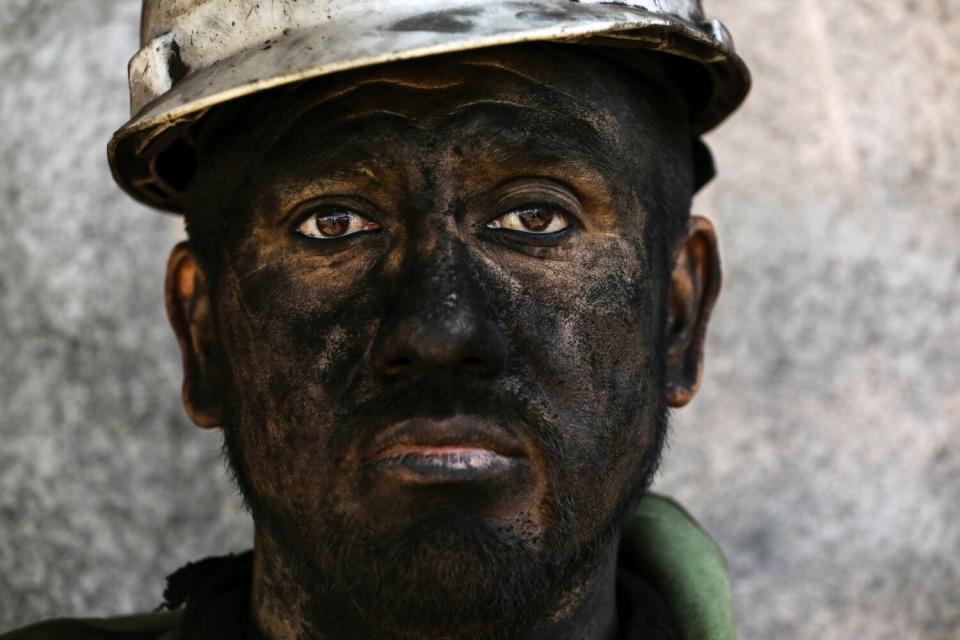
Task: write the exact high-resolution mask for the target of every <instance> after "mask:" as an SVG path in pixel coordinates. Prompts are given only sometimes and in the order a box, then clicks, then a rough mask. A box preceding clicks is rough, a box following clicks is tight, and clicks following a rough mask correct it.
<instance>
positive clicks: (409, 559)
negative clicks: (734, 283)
mask: <svg viewBox="0 0 960 640" xmlns="http://www.w3.org/2000/svg"><path fill="white" fill-rule="evenodd" d="M682 118H683V115H682V110H681V109H678V107H677V103H676V101H675V100H674V98H673V96H672V95H670V94H668V93H667V90H666V89H664V88H661V87H660V86H658V85H656V84H654V83H649V84H647V83H645V82H641V81H639V80H636V78H635V81H634V86H633V87H631V86H629V85H628V84H627V83H626V82H625V81H624V76H621V75H620V74H619V72H617V71H615V70H614V69H613V68H612V67H610V66H607V65H605V64H602V63H600V62H598V61H595V60H593V59H591V58H587V57H584V56H582V54H579V53H573V52H568V51H567V50H566V49H560V48H523V47H521V48H513V49H505V50H493V51H487V52H479V53H474V54H469V55H463V56H459V57H455V58H444V59H431V60H428V61H423V62H418V63H412V64H405V65H400V66H391V67H385V68H378V69H373V70H368V71H365V72H362V73H358V74H354V75H352V76H349V77H345V78H341V79H338V80H336V81H331V82H326V83H324V85H323V86H321V87H312V88H310V89H309V90H304V89H301V90H300V91H299V92H297V93H296V94H294V96H293V97H291V98H288V99H286V100H283V101H278V102H277V104H276V106H275V108H270V109H268V110H265V111H262V112H258V115H257V116H256V117H251V118H250V119H249V120H248V121H247V122H246V123H245V124H243V127H244V129H243V130H240V129H239V128H236V127H235V128H228V129H227V130H225V131H223V132H220V134H219V138H218V139H219V140H220V142H218V143H217V144H210V145H208V146H209V149H208V150H206V153H207V156H206V157H202V165H201V171H200V174H199V178H198V180H197V181H196V182H195V184H194V186H193V187H192V193H191V195H190V200H189V202H190V203H192V204H191V206H193V207H198V206H213V205H210V204H209V203H214V202H215V203H220V204H218V205H216V206H217V207H221V205H222V208H220V210H218V211H217V212H216V215H217V216H218V218H217V223H216V224H217V225H221V226H223V228H224V233H223V241H222V246H221V247H220V256H221V257H220V259H219V265H218V267H217V273H218V275H217V277H216V278H215V285H214V287H213V290H212V292H211V301H212V303H211V304H212V311H213V313H212V316H213V318H214V321H215V322H214V324H215V327H216V335H215V340H214V342H215V343H216V349H215V350H216V352H217V356H216V358H217V359H218V361H219V363H220V364H219V370H220V371H221V372H222V375H223V378H222V385H221V386H222V406H223V419H222V424H223V427H224V429H225V432H226V434H227V442H228V447H229V450H230V452H231V457H232V460H233V463H234V466H235V468H236V472H237V474H238V476H239V480H240V482H241V485H242V488H243V490H244V493H245V495H246V497H247V499H248V501H249V503H250V504H251V506H252V508H253V512H254V516H255V518H256V520H257V524H258V535H260V534H263V535H267V536H270V537H271V538H273V539H274V540H275V541H276V543H277V544H278V546H280V547H282V548H283V549H285V550H286V552H287V553H289V554H290V557H291V558H295V560H296V563H297V564H298V566H300V567H301V570H302V571H303V572H304V574H305V575H308V578H306V579H312V580H314V581H315V582H316V583H317V589H320V590H323V591H325V592H326V593H325V597H326V598H328V599H329V598H338V597H339V598H341V599H342V602H344V603H349V604H345V605H344V611H347V610H351V607H356V609H357V610H359V613H358V614H357V615H360V614H361V613H362V610H363V609H364V608H372V607H374V606H376V607H379V609H377V610H378V611H381V615H384V614H383V613H382V610H383V609H384V608H385V607H386V608H387V609H389V607H390V604H389V602H387V604H384V603H385V601H390V599H391V598H392V599H393V600H394V601H395V603H396V606H395V609H396V611H397V613H398V615H403V616H414V617H415V616H418V615H419V616H421V617H422V618H423V619H424V624H432V623H434V622H439V621H441V620H442V619H443V618H444V617H445V616H447V617H449V616H457V617H458V618H459V619H461V620H468V619H469V615H470V614H471V613H473V614H475V615H476V616H477V617H478V619H479V618H480V617H481V616H491V615H492V616H503V617H509V616H516V615H517V613H516V612H515V611H513V610H512V609H511V607H513V608H523V607H529V606H530V602H531V599H532V598H534V599H535V598H545V597H549V596H548V595H547V592H548V591H549V589H547V585H550V584H553V585H556V584H558V582H563V581H565V580H566V581H570V580H575V579H576V577H575V576H576V575H578V571H579V570H580V569H582V568H583V567H584V566H585V565H586V564H589V562H590V561H591V560H593V559H594V555H595V554H594V553H593V550H594V549H596V548H598V547H599V546H600V543H601V542H602V541H603V540H604V539H605V536H608V535H609V534H610V533H611V532H612V531H613V530H614V528H615V524H616V519H617V517H618V516H619V514H620V513H621V512H622V509H623V507H624V505H625V504H626V503H627V502H628V501H629V500H630V499H631V497H632V496H633V495H634V494H635V493H636V491H637V490H638V488H642V487H644V486H645V485H646V483H647V482H648V480H649V478H650V476H651V474H652V472H653V471H654V468H655V466H656V460H657V459H658V456H659V450H660V447H661V443H662V435H663V431H664V429H665V401H664V379H663V353H662V349H661V343H662V341H663V331H664V319H665V317H666V309H665V304H666V296H665V291H666V284H667V276H668V274H667V272H666V268H665V267H666V265H665V263H664V260H663V256H662V253H661V249H659V248H657V247H656V246H655V245H653V244H652V241H651V236H652V234H650V233H649V232H650V228H651V227H650V225H651V224H654V221H655V219H656V216H665V215H678V213H677V211H680V210H684V209H685V207H687V206H688V204H689V202H688V198H689V194H690V184H689V173H690V170H689V167H688V164H689V139H690V134H689V131H688V130H687V129H686V127H685V125H684V124H683V119H682ZM248 140H256V141H257V142H256V144H251V143H249V142H244V141H248ZM678 176H679V177H678ZM678 194H679V195H678ZM577 558H580V559H581V561H580V562H578V561H577V560H576V559H577ZM309 576H312V577H309ZM530 591H533V592H535V593H528V592H530ZM452 609H455V610H452ZM341 614H342V615H343V616H344V617H350V615H351V614H350V613H348V612H347V613H344V612H343V611H341ZM464 616H466V617H464ZM387 617H389V616H387ZM384 624H387V625H388V624H389V620H386V621H385V622H384Z"/></svg>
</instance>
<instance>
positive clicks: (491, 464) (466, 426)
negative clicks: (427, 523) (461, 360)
mask: <svg viewBox="0 0 960 640" xmlns="http://www.w3.org/2000/svg"><path fill="white" fill-rule="evenodd" d="M366 454H367V455H364V456H363V460H364V463H365V465H366V466H367V467H368V468H370V469H372V470H376V471H385V472H390V473H391V474H392V475H394V476H396V477H397V479H399V480H407V481H412V482H417V483H431V482H458V481H476V480H482V479H485V478H492V477H495V476H500V475H502V474H504V473H509V472H511V471H514V470H516V468H517V467H518V466H519V465H522V464H523V463H524V462H525V461H526V454H525V451H524V447H523V443H522V442H521V441H520V440H519V439H518V438H516V437H515V436H513V435H512V434H510V433H509V432H507V431H506V430H505V429H503V428H502V427H500V426H498V425H495V424H491V423H490V422H487V421H485V420H481V419H479V418H476V417H473V416H454V417H452V418H445V419H424V418H415V419H411V420H403V421H401V422H397V423H395V424H393V425H390V426H389V427H387V428H386V429H384V430H383V431H382V432H380V433H379V434H377V435H376V436H375V437H374V439H373V440H372V442H370V445H369V446H368V447H366Z"/></svg>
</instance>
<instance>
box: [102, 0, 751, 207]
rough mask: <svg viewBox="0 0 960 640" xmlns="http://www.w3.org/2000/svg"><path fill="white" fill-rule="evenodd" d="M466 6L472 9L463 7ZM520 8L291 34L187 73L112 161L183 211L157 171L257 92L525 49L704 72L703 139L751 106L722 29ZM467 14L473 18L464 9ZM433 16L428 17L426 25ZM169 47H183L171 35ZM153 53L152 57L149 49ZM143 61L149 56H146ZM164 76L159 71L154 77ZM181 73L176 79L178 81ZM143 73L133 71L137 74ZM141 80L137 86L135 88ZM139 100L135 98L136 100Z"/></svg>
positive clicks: (383, 19)
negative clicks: (660, 62) (192, 130)
mask: <svg viewBox="0 0 960 640" xmlns="http://www.w3.org/2000/svg"><path fill="white" fill-rule="evenodd" d="M461 4H462V3H461ZM508 5H510V3H494V2H488V1H487V0H479V1H478V2H476V3H474V4H473V6H472V7H468V9H469V15H470V17H471V19H470V21H469V25H470V27H469V30H462V29H459V28H458V27H457V25H458V24H461V23H458V22H456V21H452V22H451V21H444V20H443V19H441V18H442V12H432V13H431V14H421V18H422V19H421V21H420V22H419V23H417V22H413V21H412V20H411V16H410V15H409V14H406V15H396V14H389V13H384V12H367V13H365V14H363V15H360V16H357V17H355V18H354V19H352V20H351V23H350V24H349V25H344V24H334V23H333V22H332V21H330V22H326V23H321V24H318V25H316V26H313V27H311V28H309V29H302V30H289V29H288V30H285V31H284V32H283V33H281V34H278V35H277V36H276V37H275V38H271V39H270V40H269V41H268V42H259V43H258V44H257V46H256V47H250V48H247V49H244V50H242V51H239V52H237V53H235V54H233V55H230V56H228V57H225V58H223V59H221V60H218V61H216V62H213V63H212V64H209V65H207V66H204V67H202V68H197V69H195V70H192V71H189V70H185V71H184V75H183V77H182V78H177V80H178V81H176V82H175V83H174V82H173V81H172V80H171V84H172V87H171V88H169V90H167V91H165V92H163V93H161V94H160V95H159V96H158V97H156V98H155V99H153V100H152V101H150V102H148V103H147V104H145V105H144V106H143V107H142V108H140V109H139V110H138V112H137V113H136V115H135V116H134V117H133V118H131V120H130V121H128V122H127V123H126V124H124V125H123V126H122V127H121V128H120V129H119V130H118V131H117V132H116V133H115V134H114V135H113V137H112V138H111V140H110V143H109V145H108V150H107V152H108V159H109V163H110V168H111V171H112V172H113V176H114V179H115V180H116V181H117V183H118V184H119V185H120V186H121V187H122V188H123V189H124V190H125V191H126V192H127V193H129V194H130V195H131V196H132V197H133V198H135V199H136V200H138V201H140V202H142V203H144V204H146V205H148V206H151V207H155V208H157V209H161V210H165V211H170V212H175V213H179V212H181V211H182V203H181V200H180V198H179V192H178V190H177V189H176V188H173V187H171V186H170V185H169V184H167V183H165V182H164V180H163V179H162V177H160V176H159V175H158V171H157V170H156V167H155V166H154V163H155V162H156V161H157V158H158V157H159V155H160V154H159V152H160V151H161V150H162V149H163V148H164V147H166V146H168V145H169V144H171V143H172V142H173V141H174V140H176V139H177V138H178V132H179V131H182V130H183V129H184V127H185V126H186V125H189V124H190V123H192V122H195V121H196V120H197V119H198V118H200V117H201V116H202V114H203V113H204V112H205V111H206V110H208V109H210V108H211V107H215V106H216V105H219V104H222V103H225V102H228V101H231V100H235V99H237V98H241V97H243V96H248V95H250V94H253V93H257V92H260V91H264V90H267V89H271V88H275V87H279V86H282V85H285V84H289V83H295V82H301V81H304V80H308V79H311V78H316V77H320V76H324V75H328V74H332V73H337V72H341V71H347V70H350V69H357V68H361V67H369V66H373V65H380V64H385V63H389V62H395V61H400V60H410V59H415V58H423V57H427V56H436V55H442V54H448V53H454V52H459V51H467V50H471V49H480V48H487V47H496V46H502V45H509V44H517V43H522V42H536V41H555V42H556V41H559V42H574V43H577V42H588V43H590V44H592V45H601V46H611V47H616V48H617V50H618V51H620V52H622V54H623V55H629V53H630V51H645V52H648V51H659V52H663V53H667V54H670V55H674V56H680V57H681V58H685V59H687V60H690V61H693V62H695V63H697V64H698V65H700V66H701V67H702V68H703V69H704V70H705V71H706V76H707V77H708V78H709V82H710V84H711V86H710V87H707V88H706V89H705V93H704V96H705V97H704V99H703V101H702V102H703V103H702V104H700V105H697V106H696V110H694V111H692V114H691V117H692V125H693V128H694V131H695V132H696V133H697V134H702V133H704V132H706V131H709V130H710V129H712V128H713V127H715V126H716V125H718V124H719V123H720V122H721V121H722V120H724V119H725V118H726V117H727V116H728V115H730V113H732V112H733V111H734V110H735V109H736V108H737V107H738V106H739V105H740V104H741V103H742V102H743V100H744V98H745V97H746V95H747V93H748V91H749V88H750V75H749V72H748V71H747V68H746V65H745V64H744V63H743V61H742V60H741V59H740V57H739V56H738V55H737V54H736V52H735V50H734V48H733V43H732V40H731V39H730V37H729V34H727V32H726V30H725V29H724V28H723V27H722V25H720V23H718V22H716V21H711V22H706V23H700V24H693V23H690V22H687V21H686V20H682V19H679V18H674V17H672V16H667V15H664V14H658V13H652V12H649V11H646V10H642V9H636V8H632V7H627V6H621V5H616V4H603V5H596V4H581V3H572V2H568V3H565V5H567V6H566V7H565V10H564V11H565V15H564V16H563V18H562V19H558V17H557V16H556V15H551V14H550V13H549V12H547V11H544V12H541V13H539V14H537V13H536V12H521V13H523V14H524V15H521V13H518V12H517V11H515V10H514V9H509V12H508V13H505V12H507V11H508ZM457 11H458V12H459V13H460V14H461V15H462V14H463V13H464V11H465V9H464V7H463V6H460V5H459V4H458V9H457ZM424 15H426V16H428V18H423V16H424ZM167 41H168V42H173V43H174V44H173V46H176V43H175V41H174V40H172V39H171V38H170V37H169V36H168V37H167ZM144 51H147V49H144ZM141 53H143V52H141ZM149 53H151V54H155V55H156V56H157V58H158V60H157V61H155V63H156V64H159V63H160V62H161V61H163V62H166V63H167V64H168V65H171V66H172V65H176V64H179V65H181V67H182V66H183V62H182V61H181V60H179V59H178V58H176V57H173V58H171V56H170V51H165V52H164V51H160V45H159V44H158V45H157V46H156V52H153V51H150V52H149ZM148 66H149V65H148ZM154 71H155V70H154ZM175 71H176V70H175V69H173V68H171V69H170V70H169V75H170V77H171V78H174V76H175V75H177V74H175V73H174V72H175ZM134 73H135V70H134V69H133V64H132V63H131V75H133V74H134ZM133 84H134V79H133V78H131V85H133ZM136 99H137V98H136V96H134V98H133V100H134V102H136Z"/></svg>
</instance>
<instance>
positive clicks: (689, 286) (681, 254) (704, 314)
mask: <svg viewBox="0 0 960 640" xmlns="http://www.w3.org/2000/svg"><path fill="white" fill-rule="evenodd" d="M673 257H674V268H673V272H672V273H671V276H670V290H669V293H668V309H667V327H666V334H665V340H666V359H667V363H666V364H667V403H668V404H669V405H670V406H671V407H682V406H684V405H686V404H687V403H688V402H690V400H692V399H693V396H695V395H696V393H697V390H698V389H699V387H700V378H701V376H702V373H703V344H704V340H705V339H706V335H707V324H708V322H709V320H710V313H711V311H713V305H714V303H715V302H716V300H717V295H718V294H719V293H720V281H721V272H720V254H719V252H718V250H717V237H716V232H715V231H714V228H713V224H711V222H710V221H709V220H707V219H706V218H701V217H699V216H693V217H691V219H690V222H689V223H688V225H687V234H686V236H685V237H684V238H683V239H682V240H681V241H680V243H679V244H678V245H677V247H676V249H675V251H674V256H673Z"/></svg>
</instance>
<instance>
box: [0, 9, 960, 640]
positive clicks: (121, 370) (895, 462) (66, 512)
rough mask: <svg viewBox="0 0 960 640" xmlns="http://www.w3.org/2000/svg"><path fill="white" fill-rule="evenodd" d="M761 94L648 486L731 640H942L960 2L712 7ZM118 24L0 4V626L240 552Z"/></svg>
mask: <svg viewBox="0 0 960 640" xmlns="http://www.w3.org/2000/svg"><path fill="white" fill-rule="evenodd" d="M707 4H708V9H709V10H710V11H711V13H713V14H715V15H717V16H720V17H722V18H723V19H724V20H725V21H726V22H727V24H728V26H730V28H731V30H732V31H733V33H734V34H735V36H736V38H737V40H738V43H739V45H740V47H741V49H742V52H743V54H744V55H745V57H746V58H747V60H748V61H749V62H750V63H751V65H752V68H753V70H754V73H755V76H756V88H755V92H754V94H753V96H752V99H751V101H750V103H749V105H748V106H747V107H746V108H745V109H744V110H743V111H742V112H741V113H740V114H739V115H738V117H736V118H735V119H734V120H733V121H732V122H731V123H730V124H729V125H728V126H727V127H725V128H723V129H722V130H721V131H720V132H719V133H717V134H715V135H713V136H711V143H712V145H713V147H714V149H715V152H716V155H717V158H718V161H719V164H720V168H721V174H720V180H719V181H718V182H717V183H716V184H715V185H714V186H713V187H711V188H710V189H709V190H708V191H707V192H706V193H704V194H703V196H702V197H701V198H700V199H699V201H698V205H697V210H698V211H699V212H701V213H706V214H708V215H711V216H713V217H714V219H715V220H716V221H717V223H718V225H719V230H720V232H721V240H722V242H723V247H724V257H725V262H726V274H727V278H726V283H725V291H724V295H723V300H722V303H721V304H720V306H719V309H718V310H717V314H716V321H715V323H714V325H713V330H712V333H711V335H710V342H709V347H710V348H709V352H708V363H707V377H706V382H705V384H704V387H703V391H702V394H701V396H700V398H698V400H697V401H696V402H695V404H694V405H693V406H691V407H690V408H688V409H685V410H684V411H682V412H679V413H678V414H677V415H676V419H675V422H674V424H675V435H674V437H673V443H672V448H671V451H670V453H669V455H668V458H667V462H666V466H665V470H664V473H663V474H662V476H661V479H660V481H659V485H658V486H659V489H660V490H661V491H665V492H668V493H671V494H673V495H674V496H676V497H678V498H679V499H680V500H681V501H682V502H684V503H685V504H686V505H688V506H689V508H690V509H691V510H692V511H693V512H694V513H695V514H697V515H698V516H699V518H700V519H701V520H702V521H703V522H704V523H705V524H706V525H707V527H708V528H709V529H710V531H712V532H713V533H714V535H715V536H716V537H717V538H718V539H719V540H720V542H721V543H722V545H723V546H724V548H725V549H726V551H727V554H728V557H729V561H730V567H731V570H732V576H733V581H734V589H735V594H736V604H737V608H738V611H739V619H740V626H741V634H742V637H743V638H746V639H768V638H778V639H779V638H788V639H789V638H803V639H806V638H823V639H834V638H835V639H848V638H864V639H887V638H889V639H897V640H903V639H911V638H919V639H923V640H939V639H943V640H946V639H948V638H957V637H958V636H960V501H958V500H957V498H958V495H960V449H958V436H960V394H958V388H960V362H958V358H960V340H958V338H960V296H958V294H960V277H958V276H960V251H958V249H957V240H958V238H960V189H958V188H957V181H958V177H960V150H958V143H960V139H958V138H960V134H958V131H960V126H958V125H960V122H958V113H960V3H957V2H955V1H954V0H926V1H925V2H916V1H914V0H884V1H883V2H876V1H868V0H844V1H843V2H831V1H829V0H714V1H713V2H709V1H708V3H707ZM137 22H138V2H137V1H136V0H0V78H2V85H0V362H2V369H0V630H4V629H7V628H9V627H12V626H15V625H21V624H24V623H28V622H31V621H34V620H37V619H39V618H43V617H47V616H54V615H62V614H74V615H75V614H107V613H115V612H128V611H133V610H136V609H144V608H149V607H152V606H154V605H156V603H157V602H158V599H159V596H160V589H161V585H162V576H163V575H165V574H166V573H167V572H169V571H171V570H172V569H174V568H176V567H177V566H179V565H180V564H181V563H183V562H186V561H187V560H190V559H192V558H196V557H198V556H202V555H204V554H209V553H214V552H221V551H224V550H232V549H241V548H244V547H246V546H247V545H248V544H249V542H250V532H251V528H250V525H249V523H248V519H247V517H246V516H245V514H244V513H243V511H242V509H241V506H240V503H239V500H238V499H237V497H236V495H235V493H234V491H233V490H232V488H231V486H230V483H229V481H228V480H227V479H226V476H225V473H224V469H223V464H222V463H221V461H220V458H219V453H218V451H219V442H218V437H217V434H216V433H213V432H211V433H204V432H201V431H199V430H197V429H194V428H192V427H191V426H190V425H189V424H188V422H187V420H186V419H185V418H184V416H183V415H182V412H181V409H180V406H179V401H178V386H179V371H178V369H179V363H178V354H177V350H176V346H175V344H174V341H173V339H172V337H171V335H170V332H169V331H168V329H167V327H166V321H165V319H164V316H163V310H162V306H161V295H160V291H161V283H162V271H163V267H164V262H165V258H166V254H167V251H168V250H169V247H170V246H171V244H172V243H173V242H174V240H175V239H176V238H177V237H178V235H179V233H180V229H179V225H178V221H177V220H176V219H175V218H170V217H165V216H162V215H158V214H153V213H150V212H149V211H147V210H145V209H143V208H141V207H140V206H138V205H136V204H134V203H133V202H131V201H130V200H128V199H126V198H125V197H123V196H122V195H121V194H120V193H119V192H118V191H117V190H116V189H115V188H114V186H113V184H112V183H111V182H110V179H109V175H108V171H107V166H106V162H105V157H104V156H105V153H104V145H105V143H106V140H107V137H108V136H109V134H110V132H111V131H112V130H113V129H114V128H115V127H116V126H117V125H119V124H120V123H121V122H122V121H123V120H124V119H125V115H126V114H125V107H126V87H125V78H124V72H125V63H126V60H127V58H128V57H129V56H130V54H131V53H132V52H133V51H134V48H135V44H136V28H137Z"/></svg>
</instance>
